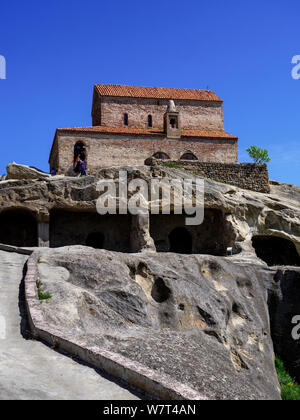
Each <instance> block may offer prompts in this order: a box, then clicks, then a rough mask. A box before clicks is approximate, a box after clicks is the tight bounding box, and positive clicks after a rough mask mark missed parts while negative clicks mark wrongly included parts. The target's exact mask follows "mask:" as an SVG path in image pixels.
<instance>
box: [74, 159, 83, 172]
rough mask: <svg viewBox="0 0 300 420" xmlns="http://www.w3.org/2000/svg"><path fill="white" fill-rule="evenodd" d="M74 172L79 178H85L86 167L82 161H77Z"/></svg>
mask: <svg viewBox="0 0 300 420" xmlns="http://www.w3.org/2000/svg"><path fill="white" fill-rule="evenodd" d="M74 170H75V172H77V173H80V175H81V176H86V167H85V162H84V160H79V161H78V163H77V165H76V168H75V169H74Z"/></svg>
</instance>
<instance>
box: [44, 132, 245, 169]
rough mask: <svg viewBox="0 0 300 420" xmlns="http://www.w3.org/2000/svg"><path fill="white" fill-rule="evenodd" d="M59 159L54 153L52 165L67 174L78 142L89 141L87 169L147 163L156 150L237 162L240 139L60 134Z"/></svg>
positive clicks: (177, 156)
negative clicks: (189, 153) (146, 160)
mask: <svg viewBox="0 0 300 420" xmlns="http://www.w3.org/2000/svg"><path fill="white" fill-rule="evenodd" d="M56 142H57V143H58V148H59V160H56V157H55V155H51V158H50V167H56V168H57V173H58V174H64V173H65V172H66V171H67V169H68V168H69V167H70V166H71V165H72V164H73V156H74V146H75V144H76V143H77V142H82V143H84V144H85V147H86V151H87V172H88V173H89V174H91V173H94V172H95V171H96V170H97V169H101V168H108V167H111V166H122V165H128V166H134V165H143V164H144V161H145V159H147V158H149V157H151V156H152V155H153V154H154V153H156V152H164V153H167V154H168V155H169V156H170V158H171V159H172V160H178V159H180V157H181V156H182V155H183V154H184V153H185V152H187V151H189V150H190V151H192V152H193V153H194V154H195V155H196V156H197V157H198V159H201V161H204V162H226V163H232V162H236V161H237V155H238V141H237V139H215V138H211V139H207V138H205V139H201V138H195V137H193V138H188V137H182V138H181V139H167V138H166V137H164V136H157V137H152V136H151V137H149V136H142V135H138V136H128V135H122V136H121V135H111V134H101V133H92V134H91V133H78V134H76V133H67V132H66V133H64V132H61V133H59V134H57V139H56Z"/></svg>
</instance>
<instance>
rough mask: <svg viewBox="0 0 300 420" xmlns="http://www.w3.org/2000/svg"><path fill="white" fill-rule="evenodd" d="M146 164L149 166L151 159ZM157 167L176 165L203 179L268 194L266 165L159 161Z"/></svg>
mask: <svg viewBox="0 0 300 420" xmlns="http://www.w3.org/2000/svg"><path fill="white" fill-rule="evenodd" d="M147 164H150V165H151V159H150V160H149V162H147ZM155 164H159V165H164V164H166V165H173V164H174V165H175V166H176V165H178V166H180V167H181V168H184V169H186V170H190V171H192V172H193V173H194V174H197V175H199V176H202V177H203V178H210V179H213V180H214V181H218V182H224V183H225V184H230V185H235V186H237V187H239V188H245V189H247V190H252V191H258V192H264V193H269V192H270V185H269V173H268V168H267V165H266V164H263V165H260V164H255V163H219V162H197V161H182V160H181V161H173V162H170V161H167V162H166V161H160V160H156V162H155Z"/></svg>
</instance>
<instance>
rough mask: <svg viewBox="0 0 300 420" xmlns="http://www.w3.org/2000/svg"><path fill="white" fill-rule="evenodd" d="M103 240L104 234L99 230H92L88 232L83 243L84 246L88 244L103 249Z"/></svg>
mask: <svg viewBox="0 0 300 420" xmlns="http://www.w3.org/2000/svg"><path fill="white" fill-rule="evenodd" d="M104 240H105V236H104V235H103V233H101V232H92V233H89V234H88V236H87V238H86V241H85V244H86V246H90V247H91V248H95V249H103V248H104Z"/></svg>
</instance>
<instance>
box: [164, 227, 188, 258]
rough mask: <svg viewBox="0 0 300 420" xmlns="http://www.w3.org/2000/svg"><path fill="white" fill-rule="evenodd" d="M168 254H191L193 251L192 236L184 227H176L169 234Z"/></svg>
mask: <svg viewBox="0 0 300 420" xmlns="http://www.w3.org/2000/svg"><path fill="white" fill-rule="evenodd" d="M169 242H170V252H177V253H178V254H191V253H192V250H193V239H192V235H191V234H190V233H189V232H188V231H187V229H186V228H184V227H177V228H175V229H173V230H172V232H171V233H170V234H169Z"/></svg>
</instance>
